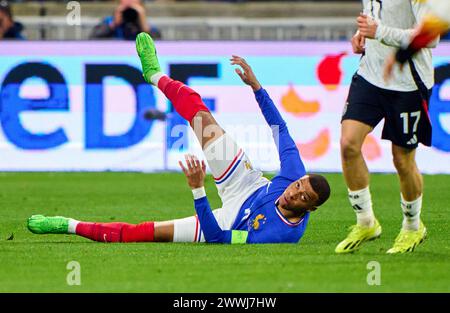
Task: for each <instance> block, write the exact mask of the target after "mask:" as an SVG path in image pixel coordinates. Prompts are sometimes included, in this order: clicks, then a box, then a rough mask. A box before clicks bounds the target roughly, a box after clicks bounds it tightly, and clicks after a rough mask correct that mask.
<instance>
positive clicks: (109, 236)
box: [76, 222, 155, 242]
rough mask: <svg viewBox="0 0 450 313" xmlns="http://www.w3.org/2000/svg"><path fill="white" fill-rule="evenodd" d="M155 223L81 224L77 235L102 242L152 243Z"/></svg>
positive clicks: (78, 226)
mask: <svg viewBox="0 0 450 313" xmlns="http://www.w3.org/2000/svg"><path fill="white" fill-rule="evenodd" d="M154 233H155V225H154V222H145V223H141V224H137V225H133V224H127V223H86V222H80V223H78V225H77V228H76V234H77V235H79V236H83V237H85V238H89V239H91V240H94V241H101V242H151V241H153V239H154Z"/></svg>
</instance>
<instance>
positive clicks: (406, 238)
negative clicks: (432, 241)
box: [387, 221, 427, 254]
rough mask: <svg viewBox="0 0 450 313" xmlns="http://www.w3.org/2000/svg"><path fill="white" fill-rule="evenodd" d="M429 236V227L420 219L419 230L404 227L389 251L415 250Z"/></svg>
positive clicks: (390, 252) (393, 252) (403, 251)
mask: <svg viewBox="0 0 450 313" xmlns="http://www.w3.org/2000/svg"><path fill="white" fill-rule="evenodd" d="M426 236H427V229H426V227H425V225H424V224H423V223H422V221H420V226H419V229H418V230H415V231H414V230H405V229H402V230H401V231H400V234H398V236H397V238H396V239H395V242H394V246H393V247H392V248H391V249H389V250H388V251H387V253H389V254H395V253H405V252H413V251H414V249H415V248H416V247H417V246H418V245H420V244H421V243H422V242H423V241H424V240H425V238H426Z"/></svg>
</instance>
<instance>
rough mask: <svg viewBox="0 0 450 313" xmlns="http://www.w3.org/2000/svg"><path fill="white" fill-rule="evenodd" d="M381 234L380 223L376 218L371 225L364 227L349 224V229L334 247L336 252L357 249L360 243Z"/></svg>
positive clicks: (347, 251)
mask: <svg viewBox="0 0 450 313" xmlns="http://www.w3.org/2000/svg"><path fill="white" fill-rule="evenodd" d="M380 235H381V225H380V223H379V222H378V220H377V219H375V223H374V224H373V226H372V227H364V226H361V225H358V224H356V225H353V226H351V231H350V233H349V234H348V235H347V238H345V239H344V240H343V241H341V242H340V243H339V244H338V245H337V247H336V249H335V252H336V253H349V252H353V251H356V250H358V249H359V247H360V246H361V244H362V243H363V242H365V241H368V240H373V239H376V238H378V237H380Z"/></svg>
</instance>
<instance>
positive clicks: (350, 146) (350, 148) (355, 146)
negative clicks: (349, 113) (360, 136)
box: [340, 137, 361, 160]
mask: <svg viewBox="0 0 450 313" xmlns="http://www.w3.org/2000/svg"><path fill="white" fill-rule="evenodd" d="M340 145H341V155H342V158H343V159H344V160H348V159H353V158H355V157H357V156H359V155H360V154H361V144H360V143H358V142H357V141H356V140H353V139H350V138H347V137H341V141H340Z"/></svg>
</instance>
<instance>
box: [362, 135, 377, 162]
mask: <svg viewBox="0 0 450 313" xmlns="http://www.w3.org/2000/svg"><path fill="white" fill-rule="evenodd" d="M362 153H363V155H364V157H365V158H366V159H367V160H369V161H373V160H376V159H378V158H380V157H381V147H380V145H379V144H378V142H377V140H376V139H375V137H374V136H372V135H367V137H366V140H364V143H363V146H362Z"/></svg>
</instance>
